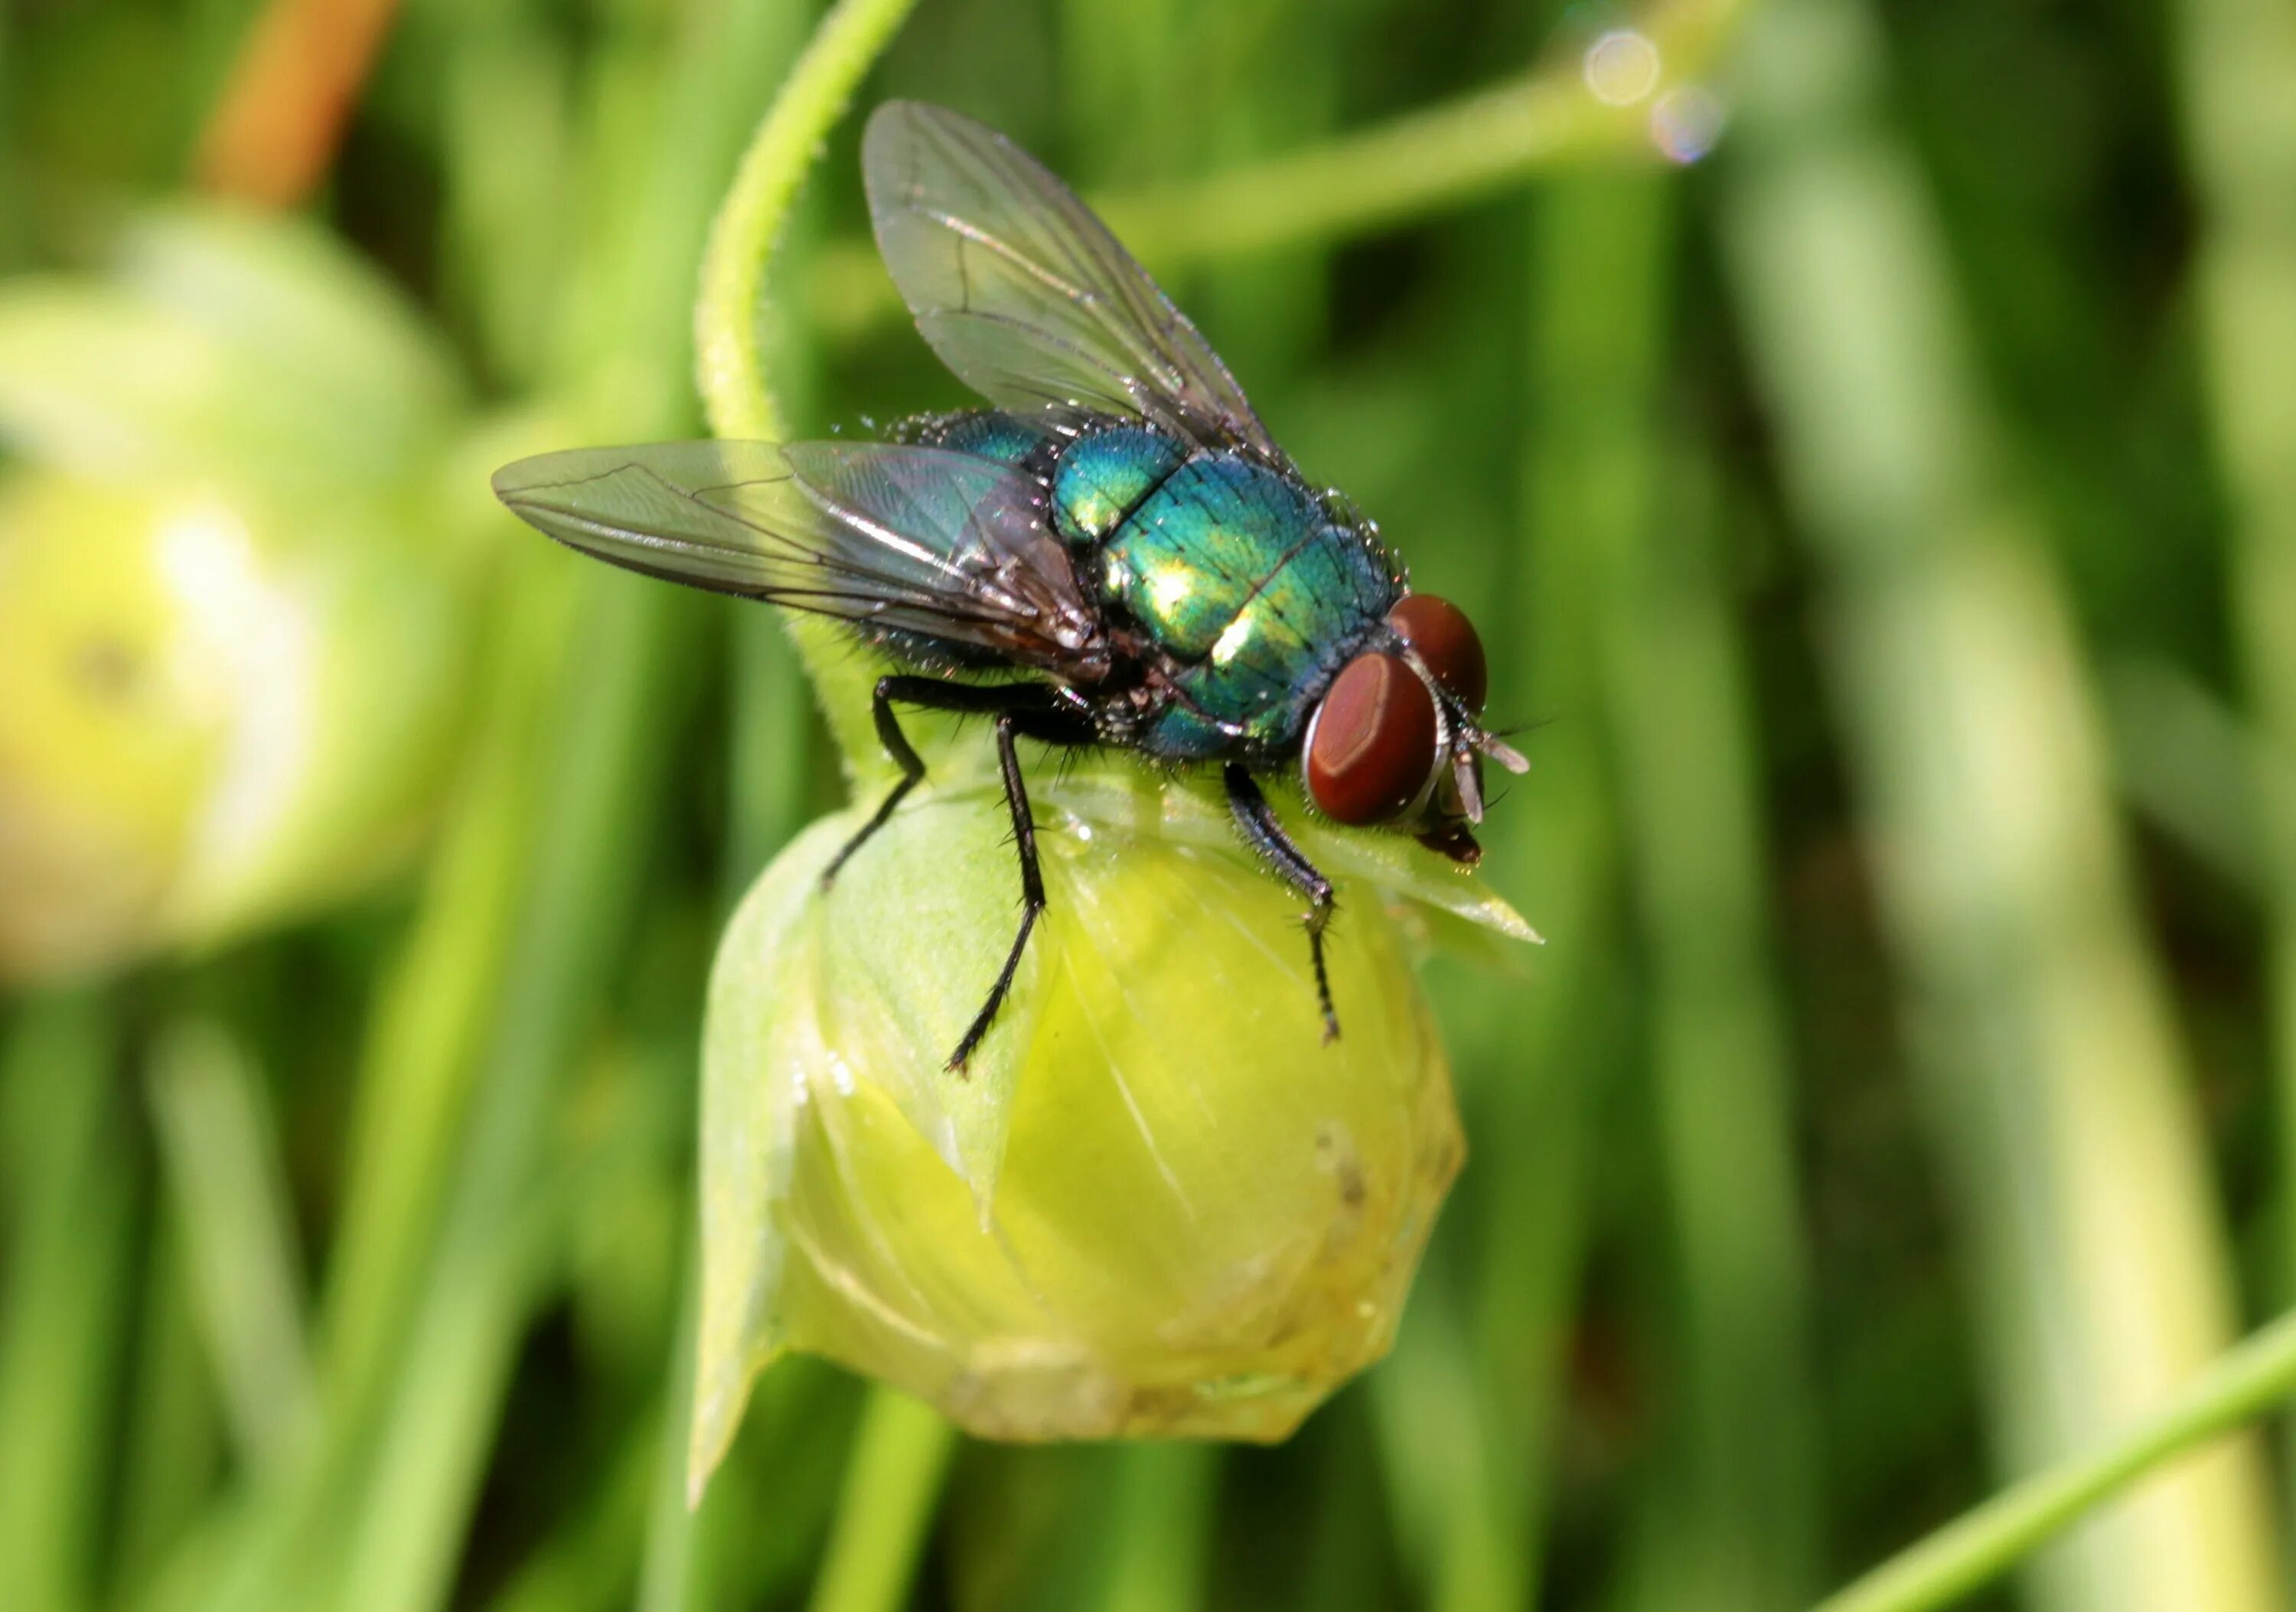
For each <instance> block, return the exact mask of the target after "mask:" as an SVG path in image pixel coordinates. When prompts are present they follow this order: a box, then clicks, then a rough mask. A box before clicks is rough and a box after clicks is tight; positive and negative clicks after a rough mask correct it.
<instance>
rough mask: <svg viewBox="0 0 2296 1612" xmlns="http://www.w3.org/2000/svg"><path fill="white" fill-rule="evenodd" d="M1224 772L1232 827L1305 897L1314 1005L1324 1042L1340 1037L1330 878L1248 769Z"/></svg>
mask: <svg viewBox="0 0 2296 1612" xmlns="http://www.w3.org/2000/svg"><path fill="white" fill-rule="evenodd" d="M1222 777H1224V778H1225V779H1226V783H1227V804H1228V810H1231V811H1233V812H1234V814H1235V826H1236V827H1238V828H1240V829H1242V831H1243V837H1244V839H1245V841H1246V842H1248V843H1250V844H1251V848H1252V849H1253V850H1254V851H1258V852H1259V854H1260V856H1261V858H1262V859H1265V860H1266V862H1267V865H1268V867H1269V868H1272V869H1274V870H1275V876H1276V877H1277V878H1279V879H1282V880H1283V882H1284V883H1285V884H1289V885H1290V886H1291V887H1292V889H1294V890H1296V891H1298V892H1300V894H1301V895H1303V896H1306V897H1307V898H1308V957H1309V958H1311V959H1312V960H1313V961H1314V963H1315V965H1316V1007H1318V1008H1321V1009H1322V1010H1323V1014H1324V1042H1325V1044H1326V1045H1328V1044H1329V1043H1331V1042H1333V1041H1335V1040H1339V1039H1340V1016H1339V1015H1338V1014H1336V1013H1334V1012H1333V1010H1332V982H1331V978H1330V976H1329V975H1326V974H1325V973H1324V929H1325V928H1326V927H1327V926H1328V925H1330V923H1331V921H1332V906H1333V897H1332V881H1331V880H1330V879H1328V878H1326V877H1324V874H1323V872H1322V871H1321V870H1320V869H1319V868H1316V865H1315V864H1314V863H1313V862H1310V861H1309V860H1308V857H1307V853H1306V852H1305V851H1301V850H1300V847H1299V846H1297V845H1295V844H1293V843H1292V836H1291V835H1288V834H1286V833H1284V832H1283V824H1282V823H1281V822H1279V821H1277V820H1276V817H1275V808H1274V807H1272V806H1270V805H1269V804H1268V803H1267V796H1266V795H1264V794H1261V793H1260V792H1259V785H1258V784H1257V783H1255V782H1254V781H1253V779H1252V777H1251V773H1249V772H1247V771H1245V770H1244V769H1243V768H1242V766H1240V765H1238V764H1237V763H1236V762H1234V761H1230V762H1229V763H1228V764H1227V766H1226V769H1224V770H1223V773H1222Z"/></svg>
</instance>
